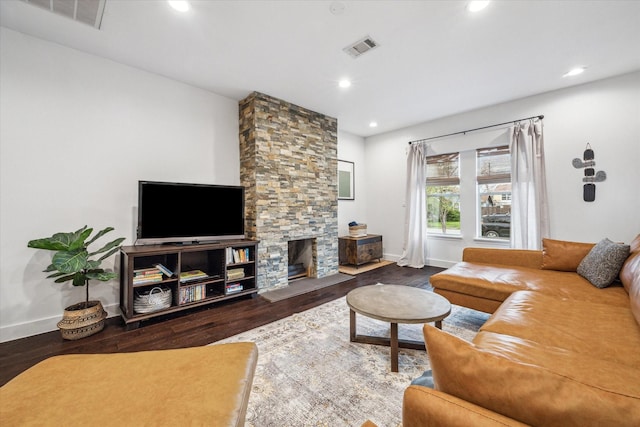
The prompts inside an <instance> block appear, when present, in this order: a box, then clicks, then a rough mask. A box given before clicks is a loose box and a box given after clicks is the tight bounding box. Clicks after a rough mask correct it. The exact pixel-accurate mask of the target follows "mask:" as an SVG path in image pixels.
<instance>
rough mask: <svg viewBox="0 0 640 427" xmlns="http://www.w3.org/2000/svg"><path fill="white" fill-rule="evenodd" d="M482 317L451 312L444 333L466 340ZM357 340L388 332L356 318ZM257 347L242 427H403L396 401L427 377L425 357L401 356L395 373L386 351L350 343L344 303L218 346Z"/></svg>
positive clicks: (412, 333)
mask: <svg viewBox="0 0 640 427" xmlns="http://www.w3.org/2000/svg"><path fill="white" fill-rule="evenodd" d="M487 318H488V315H486V314H484V313H480V312H477V311H474V310H469V309H466V308H463V307H458V306H453V308H452V313H451V315H450V316H449V317H448V318H446V319H445V320H444V321H443V329H444V330H445V331H448V332H451V333H453V334H455V335H457V336H459V337H462V338H464V339H467V340H470V339H472V338H473V337H474V336H475V334H476V332H477V330H478V329H479V327H480V326H481V325H482V324H483V323H484V321H485V320H486V319H487ZM398 329H399V337H400V338H404V339H413V340H417V339H420V340H421V339H422V325H408V324H401V325H399V327H398ZM357 332H358V333H359V334H369V335H380V336H385V337H388V336H389V324H387V323H384V322H381V321H378V320H374V319H370V318H367V317H364V316H360V315H357ZM236 341H253V342H255V343H257V344H258V349H259V356H258V366H257V369H256V374H255V378H254V382H253V388H252V391H251V396H250V398H249V407H248V411H247V420H246V426H250V427H271V426H273V427H294V426H295V427H300V426H332V427H333V426H360V425H361V424H362V423H363V422H364V421H365V420H367V419H370V420H371V421H373V422H375V423H376V424H378V426H379V427H396V426H401V425H402V423H401V421H402V394H403V392H404V389H405V388H406V387H407V386H408V385H409V383H410V382H411V381H412V380H413V379H414V378H416V377H418V376H420V375H421V374H422V373H423V372H424V371H425V370H427V369H429V359H428V357H427V354H426V353H425V352H424V351H419V350H405V349H400V356H399V372H398V373H393V372H391V370H390V361H389V348H388V347H384V346H376V345H368V344H357V343H351V342H350V341H349V307H348V306H347V304H346V300H345V297H342V298H339V299H337V300H335V301H332V302H329V303H326V304H324V305H321V306H319V307H316V308H313V309H311V310H307V311H304V312H301V313H297V314H294V315H292V316H290V317H287V318H285V319H282V320H279V321H277V322H273V323H270V324H267V325H265V326H263V327H259V328H256V329H253V330H250V331H247V332H244V333H242V334H238V335H236V336H233V337H230V338H227V339H224V340H222V341H218V342H217V343H223V342H236Z"/></svg>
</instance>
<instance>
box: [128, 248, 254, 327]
mask: <svg viewBox="0 0 640 427" xmlns="http://www.w3.org/2000/svg"><path fill="white" fill-rule="evenodd" d="M258 243H259V242H258V241H257V240H246V239H241V240H225V241H220V242H207V243H204V242H198V243H191V244H189V243H178V244H170V245H168V244H159V245H139V246H123V247H122V248H120V255H121V256H120V311H121V313H122V318H123V320H124V322H125V324H126V325H127V328H128V329H132V328H135V327H138V326H139V325H140V322H141V321H144V320H148V319H151V318H154V317H157V316H162V315H165V314H169V313H175V312H179V311H183V310H187V309H190V308H194V307H199V306H203V305H208V304H213V303H215V302H217V301H223V300H227V299H233V298H238V297H241V296H246V295H250V296H255V295H256V293H257V292H258V288H257V276H258V263H257V262H256V256H257V253H258V251H257V249H258Z"/></svg>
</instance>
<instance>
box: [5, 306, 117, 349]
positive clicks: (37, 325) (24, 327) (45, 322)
mask: <svg viewBox="0 0 640 427" xmlns="http://www.w3.org/2000/svg"><path fill="white" fill-rule="evenodd" d="M104 310H105V311H106V312H107V317H115V316H120V306H119V305H118V304H117V303H114V304H110V305H108V306H104ZM60 319H62V313H60V315H59V316H51V317H46V318H42V319H38V320H34V321H31V322H25V323H17V324H14V325H9V326H0V342H7V341H13V340H18V339H20V338H27V337H31V336H34V335H40V334H44V333H47V332H51V331H57V330H58V322H59V321H60Z"/></svg>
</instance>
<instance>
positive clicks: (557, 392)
mask: <svg viewBox="0 0 640 427" xmlns="http://www.w3.org/2000/svg"><path fill="white" fill-rule="evenodd" d="M543 243H544V244H543V246H544V248H543V250H541V251H529V250H512V249H480V248H468V249H466V250H465V251H464V254H463V261H462V262H460V263H458V264H456V265H455V266H453V267H451V268H449V269H448V270H445V271H443V272H441V273H438V274H436V275H433V276H432V277H431V284H432V285H433V287H434V289H435V292H437V293H439V294H441V295H443V296H445V297H447V298H448V299H449V300H450V301H451V303H453V304H458V305H462V306H466V307H470V308H473V309H476V310H480V311H484V312H487V313H493V314H492V316H491V317H490V318H489V320H488V321H487V322H486V323H485V324H484V325H483V326H482V328H481V329H480V332H479V333H478V334H477V336H476V337H475V338H474V340H473V342H471V343H469V342H466V341H463V340H461V339H459V338H457V337H455V336H453V335H450V334H448V333H446V332H443V331H441V330H439V329H436V328H434V327H432V326H430V325H425V327H424V335H425V342H426V345H427V351H428V353H429V358H430V361H431V368H432V375H433V382H434V384H435V387H434V388H433V389H432V388H428V387H423V386H419V385H411V386H409V387H408V388H407V390H406V391H405V395H404V403H403V426H404V427H415V426H421V427H431V426H495V425H507V426H522V425H535V426H562V427H567V426H581V427H583V426H617V427H620V426H640V235H638V237H636V238H635V240H634V241H633V242H632V243H631V244H630V255H629V257H628V258H627V259H626V261H625V262H624V265H623V266H622V270H621V271H620V275H619V278H620V281H618V282H614V283H613V284H612V285H610V286H608V287H605V288H602V289H601V288H597V287H596V286H594V285H593V284H592V283H591V282H590V281H588V280H586V279H585V278H584V277H582V276H581V275H580V274H578V273H577V272H576V269H577V268H578V266H579V265H580V262H581V261H582V259H583V258H584V257H585V256H586V255H587V254H588V253H589V252H590V251H591V249H592V248H593V246H594V245H593V244H585V243H576V242H563V241H558V240H550V239H546V240H545V241H544V242H543Z"/></svg>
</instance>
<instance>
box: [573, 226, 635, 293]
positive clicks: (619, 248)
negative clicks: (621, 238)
mask: <svg viewBox="0 0 640 427" xmlns="http://www.w3.org/2000/svg"><path fill="white" fill-rule="evenodd" d="M628 257H629V245H624V244H621V243H614V242H612V241H611V240H609V239H606V238H605V239H602V240H600V241H599V242H598V243H597V244H596V245H595V246H594V247H593V249H591V250H590V251H589V253H588V254H587V256H585V257H584V259H583V260H582V261H580V265H578V269H577V270H576V271H577V272H578V274H579V275H581V276H582V277H584V278H585V279H587V280H588V281H589V282H591V284H592V285H593V286H595V287H597V288H606V287H607V286H609V285H610V284H611V283H613V281H614V280H616V277H618V274H619V273H620V269H621V268H622V264H624V261H625V260H626V259H627V258H628Z"/></svg>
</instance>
